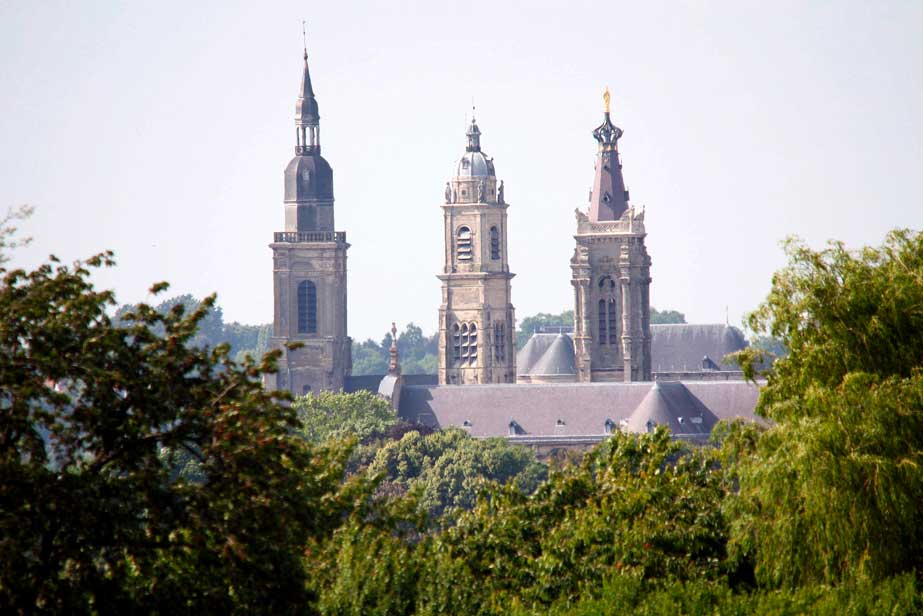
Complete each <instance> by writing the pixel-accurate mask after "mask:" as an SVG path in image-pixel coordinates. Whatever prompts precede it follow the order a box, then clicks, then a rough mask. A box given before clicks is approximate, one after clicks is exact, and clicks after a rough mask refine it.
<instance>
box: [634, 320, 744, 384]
mask: <svg viewBox="0 0 923 616" xmlns="http://www.w3.org/2000/svg"><path fill="white" fill-rule="evenodd" d="M746 346H747V339H746V338H744V335H743V333H742V332H741V331H740V330H739V329H737V328H736V327H731V326H729V325H724V324H707V325H693V324H679V325H651V369H652V370H653V371H654V372H683V371H693V370H701V369H702V359H703V358H704V357H706V356H707V357H708V358H709V359H711V361H713V362H714V363H715V364H717V365H718V366H719V367H720V368H721V369H722V370H736V369H737V366H735V365H733V364H724V363H722V361H721V360H722V359H724V356H725V355H727V354H729V353H733V352H735V351H739V350H741V349H743V348H746Z"/></svg>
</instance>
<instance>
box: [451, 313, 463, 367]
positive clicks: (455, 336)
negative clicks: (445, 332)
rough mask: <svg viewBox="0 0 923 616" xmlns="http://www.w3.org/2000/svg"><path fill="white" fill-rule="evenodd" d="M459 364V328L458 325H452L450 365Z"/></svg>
mask: <svg viewBox="0 0 923 616" xmlns="http://www.w3.org/2000/svg"><path fill="white" fill-rule="evenodd" d="M460 363H461V327H460V326H459V324H458V323H455V324H454V325H452V364H453V365H455V366H457V365H459V364H460Z"/></svg>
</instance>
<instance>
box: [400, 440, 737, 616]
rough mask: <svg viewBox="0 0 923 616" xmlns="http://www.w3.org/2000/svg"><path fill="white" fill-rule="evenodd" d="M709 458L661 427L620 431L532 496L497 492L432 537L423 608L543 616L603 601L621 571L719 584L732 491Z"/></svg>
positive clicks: (557, 473) (425, 611)
mask: <svg viewBox="0 0 923 616" xmlns="http://www.w3.org/2000/svg"><path fill="white" fill-rule="evenodd" d="M711 455H712V454H711V452H710V451H709V450H686V449H684V447H683V446H682V445H680V444H678V443H676V442H675V441H672V440H671V438H670V435H669V433H668V432H667V431H666V430H664V429H662V428H660V429H658V430H657V431H655V432H654V433H651V434H645V435H640V436H635V435H623V434H619V435H616V436H613V437H612V438H611V439H610V440H609V441H607V442H606V443H605V444H603V445H601V446H599V447H598V448H597V449H595V450H594V451H593V452H591V453H589V454H588V455H587V456H586V457H585V458H584V460H583V462H582V464H581V465H580V466H579V467H565V468H564V469H562V470H559V471H555V472H553V473H552V474H551V476H550V477H549V479H548V481H546V482H545V483H543V484H542V485H541V486H540V487H539V488H538V490H537V491H536V492H535V494H534V495H532V496H530V497H527V496H525V495H523V494H522V493H521V492H520V491H519V490H515V489H513V488H510V487H508V488H497V489H494V490H493V491H492V492H491V494H490V495H489V497H485V498H483V499H481V500H480V501H479V502H478V505H477V507H475V509H474V510H473V511H471V512H470V513H467V514H464V515H462V516H461V517H460V518H459V520H458V522H457V524H456V525H455V526H454V527H452V528H450V529H448V530H446V531H445V532H444V533H443V534H442V535H440V536H439V537H437V538H436V539H435V540H434V542H433V545H432V547H431V548H430V549H431V561H430V563H429V565H428V567H427V568H426V569H425V571H424V572H423V579H422V580H421V584H422V586H421V589H420V591H419V595H418V596H419V597H420V601H421V603H423V605H422V606H421V609H420V613H423V614H431V613H432V614H435V613H464V614H486V613H499V612H501V611H503V612H504V613H508V612H509V608H510V606H513V605H519V606H521V607H523V608H525V609H528V610H535V611H536V612H538V613H541V612H543V611H545V610H547V608H548V606H550V605H573V603H575V602H576V601H577V600H578V599H579V598H580V597H581V596H598V595H597V593H598V591H599V581H600V580H603V579H607V578H611V577H613V576H626V577H630V578H633V579H641V580H654V579H663V580H673V581H683V580H687V581H688V580H720V579H721V578H722V574H723V559H724V546H725V539H726V526H725V523H724V519H723V517H722V515H721V512H720V510H719V508H718V507H716V504H717V503H718V502H719V501H720V499H721V496H722V494H723V489H724V488H723V482H722V478H721V474H720V472H719V471H718V470H717V468H716V466H715V464H714V460H713V459H712V457H711ZM448 579H451V580H452V584H445V582H444V581H445V580H448Z"/></svg>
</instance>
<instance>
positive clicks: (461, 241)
mask: <svg viewBox="0 0 923 616" xmlns="http://www.w3.org/2000/svg"><path fill="white" fill-rule="evenodd" d="M455 254H456V256H457V258H458V260H459V261H470V260H471V229H469V228H468V227H459V228H458V231H456V232H455Z"/></svg>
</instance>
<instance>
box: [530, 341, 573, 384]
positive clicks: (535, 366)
mask: <svg viewBox="0 0 923 616" xmlns="http://www.w3.org/2000/svg"><path fill="white" fill-rule="evenodd" d="M539 337H540V338H539ZM533 341H535V344H534V345H533V347H532V348H531V349H529V348H528V347H529V345H530V344H532V343H533ZM520 358H522V361H523V363H520ZM516 366H517V367H518V372H519V374H523V375H532V376H554V375H575V374H577V363H576V361H575V359H574V341H573V340H571V339H570V337H569V336H567V335H565V334H535V335H534V336H532V338H531V339H530V340H529V342H527V343H526V346H524V347H523V348H522V351H520V352H519V353H518V354H517V355H516Z"/></svg>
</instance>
